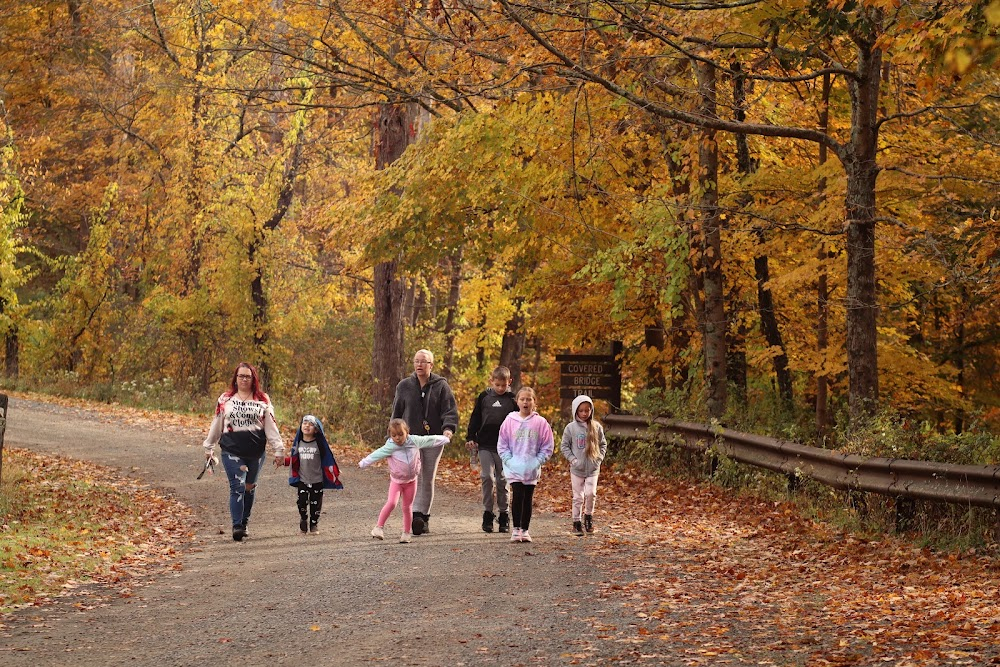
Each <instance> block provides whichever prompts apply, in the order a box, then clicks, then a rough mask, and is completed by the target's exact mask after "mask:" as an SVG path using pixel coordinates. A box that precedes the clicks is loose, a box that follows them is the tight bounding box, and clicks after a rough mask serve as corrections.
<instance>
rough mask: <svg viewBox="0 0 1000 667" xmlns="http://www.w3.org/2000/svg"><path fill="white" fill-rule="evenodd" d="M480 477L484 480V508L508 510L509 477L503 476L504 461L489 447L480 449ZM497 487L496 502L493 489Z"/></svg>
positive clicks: (494, 510)
mask: <svg viewBox="0 0 1000 667" xmlns="http://www.w3.org/2000/svg"><path fill="white" fill-rule="evenodd" d="M479 479H480V480H482V482H483V510H485V511H487V512H493V513H494V514H496V513H497V512H498V511H500V512H506V511H507V478H506V477H504V476H503V461H501V460H500V455H499V454H497V453H496V452H491V451H489V450H488V449H480V450H479ZM494 488H496V492H497V497H496V504H494V502H493V489H494Z"/></svg>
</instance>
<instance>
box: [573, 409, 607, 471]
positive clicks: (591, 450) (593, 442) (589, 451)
mask: <svg viewBox="0 0 1000 667" xmlns="http://www.w3.org/2000/svg"><path fill="white" fill-rule="evenodd" d="M573 416H574V417H576V415H573ZM584 452H585V453H586V455H587V458H588V459H597V458H598V457H599V456H600V455H601V441H600V438H599V437H598V435H597V421H596V420H595V419H594V404H593V403H591V404H590V417H588V418H587V448H586V449H585V450H584Z"/></svg>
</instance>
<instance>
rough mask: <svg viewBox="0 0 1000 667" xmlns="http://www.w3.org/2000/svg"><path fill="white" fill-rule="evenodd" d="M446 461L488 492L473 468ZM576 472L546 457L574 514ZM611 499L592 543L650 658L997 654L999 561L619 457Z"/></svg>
mask: <svg viewBox="0 0 1000 667" xmlns="http://www.w3.org/2000/svg"><path fill="white" fill-rule="evenodd" d="M442 467H445V468H448V469H449V470H450V472H451V475H449V476H448V479H449V480H450V481H453V482H457V483H459V484H460V485H461V487H462V488H463V489H466V490H468V492H470V493H474V492H476V491H477V490H478V478H477V477H476V476H475V475H473V474H471V473H472V471H469V470H468V469H467V468H466V469H465V470H462V469H461V465H460V464H458V463H456V462H455V461H451V460H444V461H442ZM564 469H565V465H564V464H563V462H562V461H561V459H559V458H556V459H555V460H553V461H551V462H550V463H549V464H547V465H546V466H545V469H544V471H543V476H542V481H541V483H540V484H539V486H538V488H537V490H536V492H535V499H536V507H537V506H539V505H541V506H545V507H546V508H548V509H550V510H553V511H560V512H566V511H568V505H567V503H566V502H565V497H568V495H569V480H568V479H567V475H566V472H565V470H564ZM598 498H599V505H600V510H599V513H598V516H599V517H600V522H599V525H600V526H601V528H602V530H601V532H600V533H599V534H598V535H597V536H596V537H597V539H595V540H593V541H588V542H587V546H588V549H589V548H593V549H596V550H597V552H598V556H597V557H598V558H599V559H600V561H601V563H602V573H603V576H604V577H606V579H605V580H604V581H603V582H602V583H601V584H600V589H599V594H600V595H601V596H602V597H614V598H616V599H618V600H620V601H621V603H622V604H623V605H624V606H625V607H627V608H629V609H630V610H631V611H632V613H633V616H634V624H633V630H632V632H631V633H630V636H628V638H622V639H621V640H622V641H628V642H632V643H636V644H637V645H640V646H642V653H643V654H659V655H669V656H671V659H670V660H669V662H670V663H671V664H690V665H700V664H705V665H709V664H808V665H816V666H819V665H882V664H896V665H907V666H912V667H925V666H926V667H930V666H932V665H939V664H943V663H949V662H951V663H956V664H986V663H988V662H989V661H990V660H993V661H994V662H995V659H994V658H995V656H996V650H995V647H994V644H995V639H996V637H997V633H998V631H1000V615H998V613H997V608H996V600H997V599H1000V571H998V567H997V565H996V562H995V560H994V559H992V558H991V557H989V556H986V555H984V554H981V553H977V552H976V551H974V550H969V551H964V552H956V553H952V554H941V553H935V552H933V551H931V550H929V549H924V548H918V547H915V546H913V545H911V544H909V543H907V542H904V541H902V540H898V539H896V538H893V537H879V538H877V539H867V538H863V537H858V536H852V535H848V534H845V533H843V532H841V531H839V530H836V529H834V528H832V527H831V526H829V525H826V524H824V523H822V522H819V521H815V520H811V519H807V518H805V517H802V516H801V515H800V514H799V512H798V510H797V509H796V508H795V507H794V506H792V505H790V504H788V503H782V502H771V501H765V500H762V499H759V498H754V497H752V496H745V495H739V496H738V495H735V494H733V493H731V492H727V491H724V490H720V489H718V488H716V487H713V486H711V485H707V484H695V483H691V482H685V481H679V480H669V479H664V478H661V477H657V476H655V475H652V474H648V473H643V472H640V471H636V470H631V469H630V470H616V469H613V468H611V467H610V466H606V468H605V470H604V471H603V472H602V477H601V482H600V485H599V489H598ZM563 560H567V559H566V558H563ZM566 565H567V567H573V564H572V563H571V562H567V563H566ZM609 638H610V637H609Z"/></svg>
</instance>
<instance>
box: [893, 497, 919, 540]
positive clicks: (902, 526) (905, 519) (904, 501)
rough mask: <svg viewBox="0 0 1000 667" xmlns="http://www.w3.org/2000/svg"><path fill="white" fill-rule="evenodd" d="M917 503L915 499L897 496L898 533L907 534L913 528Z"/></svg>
mask: <svg viewBox="0 0 1000 667" xmlns="http://www.w3.org/2000/svg"><path fill="white" fill-rule="evenodd" d="M916 507H917V502H916V501H915V500H914V499H913V498H904V497H903V496H896V532H897V533H905V532H906V531H908V530H910V528H912V527H913V514H914V512H915V511H916Z"/></svg>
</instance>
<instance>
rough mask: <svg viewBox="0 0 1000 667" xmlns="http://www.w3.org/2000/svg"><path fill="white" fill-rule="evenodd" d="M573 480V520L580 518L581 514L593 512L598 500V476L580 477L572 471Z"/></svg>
mask: <svg viewBox="0 0 1000 667" xmlns="http://www.w3.org/2000/svg"><path fill="white" fill-rule="evenodd" d="M569 476H570V478H571V479H572V480H573V521H579V520H580V514H581V511H580V510H583V512H582V513H583V514H593V513H594V504H595V503H596V502H597V477H598V475H594V476H593V477H579V476H577V475H574V474H573V473H570V475H569Z"/></svg>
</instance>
